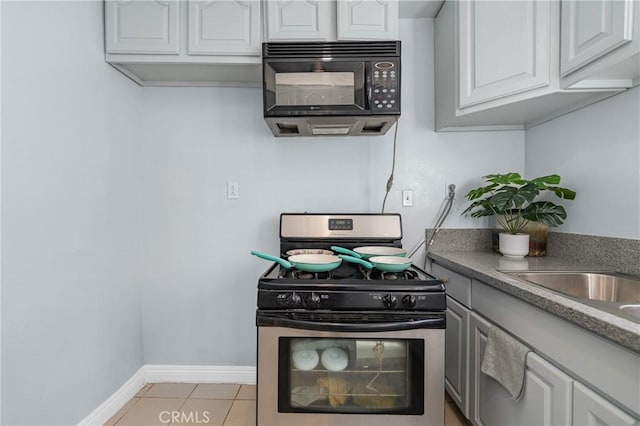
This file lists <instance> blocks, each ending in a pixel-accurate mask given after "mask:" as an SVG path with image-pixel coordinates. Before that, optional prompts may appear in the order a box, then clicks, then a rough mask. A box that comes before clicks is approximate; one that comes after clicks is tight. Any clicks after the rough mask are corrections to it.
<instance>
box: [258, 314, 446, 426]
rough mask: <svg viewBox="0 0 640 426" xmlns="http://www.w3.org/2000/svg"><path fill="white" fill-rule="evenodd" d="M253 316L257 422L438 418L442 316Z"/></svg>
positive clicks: (423, 421)
mask: <svg viewBox="0 0 640 426" xmlns="http://www.w3.org/2000/svg"><path fill="white" fill-rule="evenodd" d="M340 315H341V316H342V315H343V314H340ZM258 316H259V320H258V324H259V327H258V402H257V424H258V425H268V426H299V425H305V426H307V425H308V426H315V425H318V426H320V425H325V426H326V425H332V426H338V425H344V426H347V425H348V426H358V425H362V426H365V425H366V426H376V425H380V426H382V425H385V426H386V425H389V424H398V425H442V424H444V329H443V328H441V327H440V326H441V325H442V327H443V326H444V321H441V320H440V319H425V320H423V321H415V322H413V323H403V322H402V323H399V322H371V323H355V322H352V323H335V322H325V323H321V322H317V321H301V320H295V319H282V320H280V321H277V324H276V322H275V321H272V318H262V319H260V314H259V315H258ZM430 326H435V327H436V328H428V327H430ZM416 327H417V328H416ZM319 328H321V329H322V330H320V329H319ZM363 330H366V331H363Z"/></svg>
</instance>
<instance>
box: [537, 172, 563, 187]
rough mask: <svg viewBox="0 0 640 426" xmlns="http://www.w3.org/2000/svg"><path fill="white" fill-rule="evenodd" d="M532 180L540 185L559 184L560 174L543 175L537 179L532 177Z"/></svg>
mask: <svg viewBox="0 0 640 426" xmlns="http://www.w3.org/2000/svg"><path fill="white" fill-rule="evenodd" d="M531 182H533V183H535V184H536V186H538V187H545V186H546V185H557V184H559V183H560V176H558V175H555V174H554V175H548V176H541V177H537V178H535V179H531Z"/></svg>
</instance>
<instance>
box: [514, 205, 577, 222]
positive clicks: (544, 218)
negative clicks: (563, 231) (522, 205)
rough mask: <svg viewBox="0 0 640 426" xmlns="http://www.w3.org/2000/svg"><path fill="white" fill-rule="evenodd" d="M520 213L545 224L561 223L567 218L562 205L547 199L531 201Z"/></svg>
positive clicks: (528, 218) (526, 217)
mask: <svg viewBox="0 0 640 426" xmlns="http://www.w3.org/2000/svg"><path fill="white" fill-rule="evenodd" d="M522 215H523V217H524V218H525V219H527V220H531V221H534V222H540V223H543V224H545V225H547V226H558V225H562V223H563V222H564V220H565V219H566V218H567V212H566V211H565V209H564V207H562V206H558V205H556V204H553V203H551V202H549V201H539V202H536V203H531V204H530V205H529V206H528V207H527V208H526V209H525V210H523V212H522Z"/></svg>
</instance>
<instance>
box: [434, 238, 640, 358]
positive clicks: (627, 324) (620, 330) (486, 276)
mask: <svg viewBox="0 0 640 426" xmlns="http://www.w3.org/2000/svg"><path fill="white" fill-rule="evenodd" d="M429 258H431V259H432V260H434V261H435V262H436V263H438V264H440V265H442V266H444V267H447V268H449V269H451V270H453V271H456V272H459V273H460V274H463V275H465V276H467V277H471V278H475V279H477V280H479V281H482V282H484V283H486V284H488V285H490V286H492V287H495V288H497V289H499V290H501V291H504V292H505V293H508V294H510V295H512V296H515V297H517V298H519V299H521V300H524V301H525V302H528V303H530V304H532V305H534V306H537V307H539V308H541V309H543V310H545V311H547V312H550V313H552V314H554V315H556V316H558V317H560V318H563V319H565V320H567V321H570V322H572V323H574V324H576V325H578V326H580V327H582V328H584V329H587V330H589V331H591V332H593V333H595V334H597V335H599V336H602V337H605V338H606V339H609V340H610V341H612V342H615V343H617V344H619V345H621V346H623V347H625V348H627V349H630V350H632V351H634V352H638V353H640V323H637V322H634V321H631V320H628V319H625V318H623V317H620V316H616V315H613V314H610V313H608V312H606V311H603V310H601V309H597V308H595V307H593V306H589V305H587V304H584V303H580V302H579V301H578V300H575V299H572V298H570V297H568V296H563V295H561V294H558V293H556V292H553V291H551V290H547V289H545V288H543V287H539V286H537V285H535V284H529V283H527V282H524V281H520V280H518V279H515V278H512V277H511V276H509V275H506V274H504V273H501V272H499V270H504V271H508V270H530V271H533V270H582V271H589V270H594V269H595V266H594V265H593V264H590V265H588V264H584V263H583V264H581V263H580V262H576V261H572V260H566V259H563V258H559V257H549V256H547V257H526V258H524V260H510V259H506V258H504V257H503V256H501V255H500V254H497V253H494V252H490V251H440V250H435V251H432V252H430V253H429ZM472 292H473V290H472Z"/></svg>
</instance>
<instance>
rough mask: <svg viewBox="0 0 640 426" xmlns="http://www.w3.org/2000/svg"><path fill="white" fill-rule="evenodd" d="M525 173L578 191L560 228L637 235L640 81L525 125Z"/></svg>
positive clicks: (639, 219) (639, 235) (639, 215)
mask: <svg viewBox="0 0 640 426" xmlns="http://www.w3.org/2000/svg"><path fill="white" fill-rule="evenodd" d="M525 145H526V148H525V159H526V161H525V169H526V172H527V175H528V176H531V177H534V176H542V175H546V174H550V173H558V174H560V175H561V176H562V184H563V185H565V186H567V187H569V188H572V189H574V190H575V191H577V197H576V199H575V201H573V202H566V203H564V205H565V207H566V209H567V216H568V218H567V221H566V222H565V224H564V225H562V226H561V227H560V228H558V231H559V232H571V233H576V234H589V235H601V236H609V237H620V238H632V239H640V87H636V88H634V89H631V90H628V91H626V92H624V93H621V94H618V95H616V96H614V97H612V98H609V99H606V100H604V101H602V102H599V103H597V104H594V105H591V106H588V107H586V108H583V109H581V110H579V111H576V112H573V113H571V114H568V115H565V116H563V117H560V118H557V119H555V120H552V121H549V122H547V123H544V124H542V125H540V126H536V127H533V128H531V129H528V130H527V131H526V143H525Z"/></svg>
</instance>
